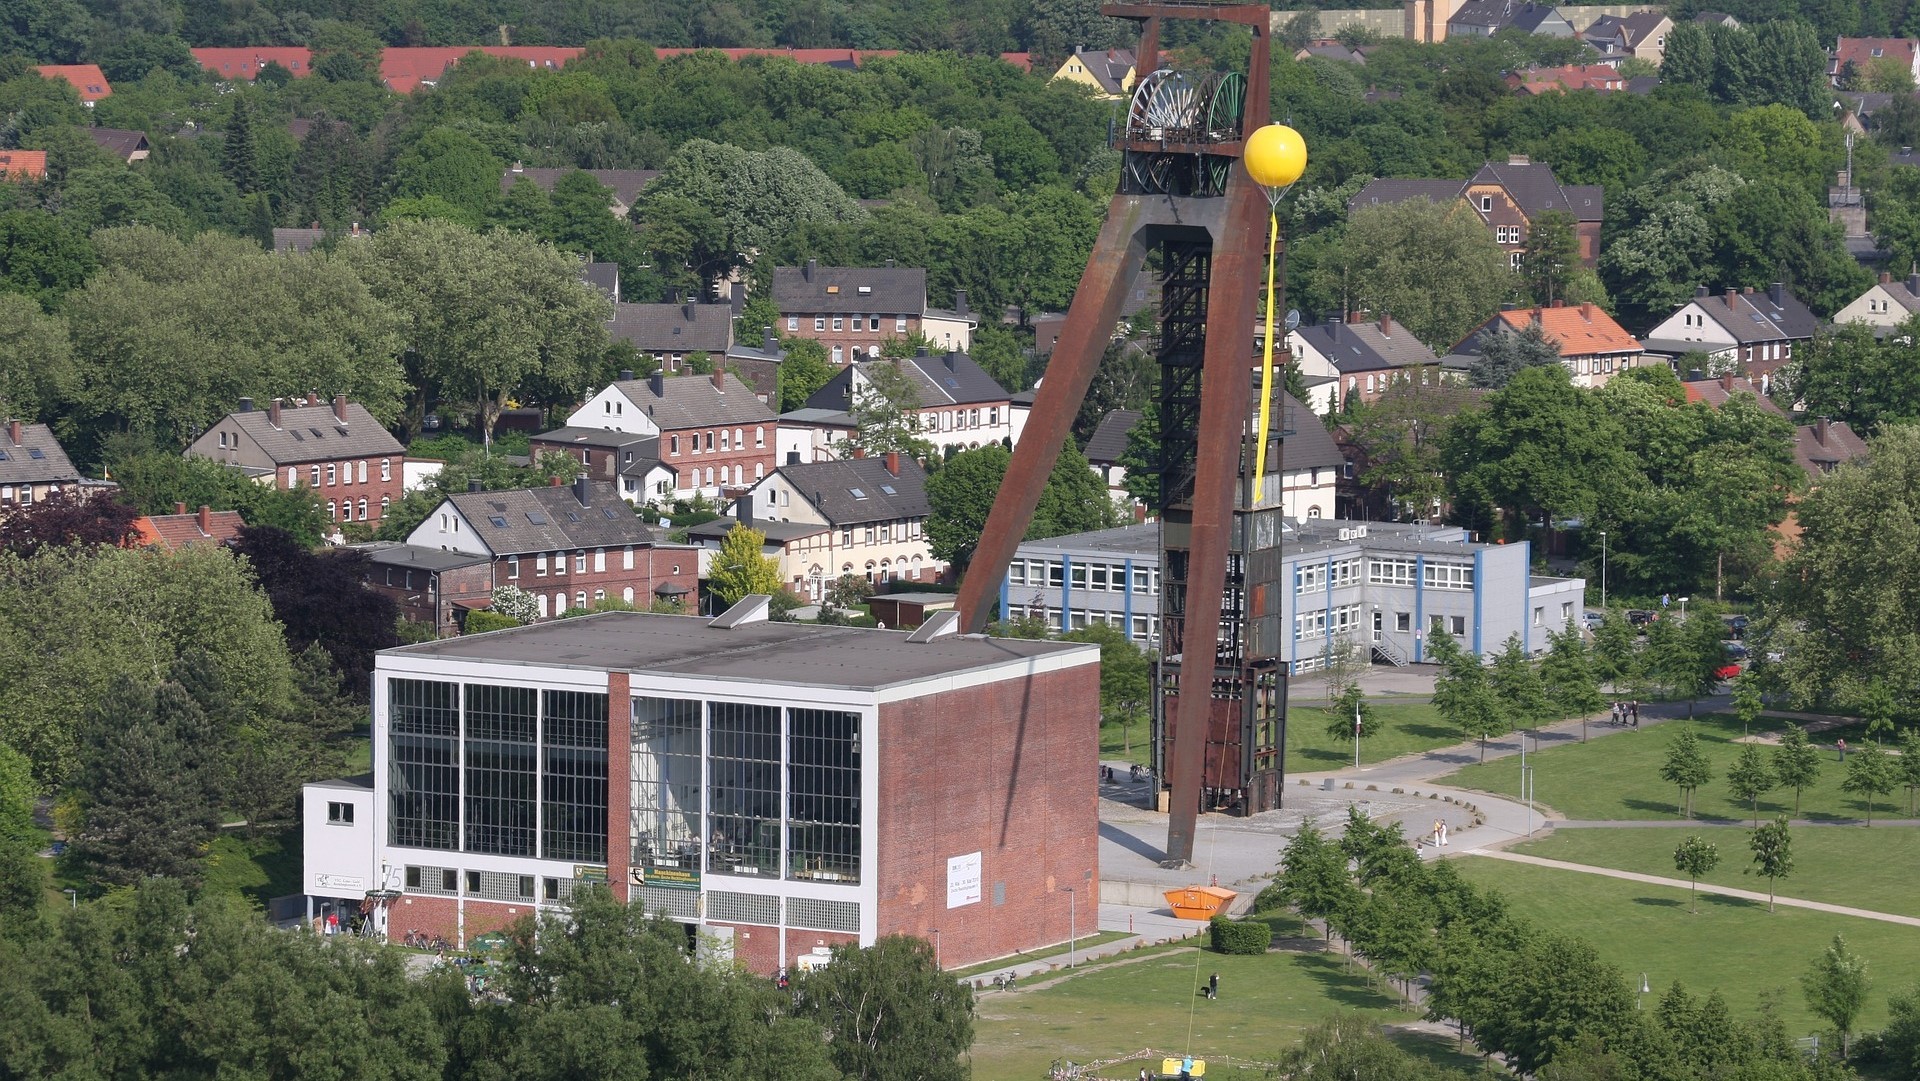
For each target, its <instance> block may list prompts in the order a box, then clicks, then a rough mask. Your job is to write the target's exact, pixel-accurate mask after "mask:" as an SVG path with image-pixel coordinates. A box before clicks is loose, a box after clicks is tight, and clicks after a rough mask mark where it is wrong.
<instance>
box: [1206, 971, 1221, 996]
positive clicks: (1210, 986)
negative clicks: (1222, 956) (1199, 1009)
mask: <svg viewBox="0 0 1920 1081" xmlns="http://www.w3.org/2000/svg"><path fill="white" fill-rule="evenodd" d="M1207 997H1208V998H1219V997H1220V974H1219V973H1218V972H1216V973H1214V974H1213V975H1211V976H1209V977H1207Z"/></svg>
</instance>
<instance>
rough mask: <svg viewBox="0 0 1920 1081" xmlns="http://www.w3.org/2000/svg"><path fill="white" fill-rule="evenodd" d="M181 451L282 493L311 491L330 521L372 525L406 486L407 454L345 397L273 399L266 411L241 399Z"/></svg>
mask: <svg viewBox="0 0 1920 1081" xmlns="http://www.w3.org/2000/svg"><path fill="white" fill-rule="evenodd" d="M186 453H187V455H188V456H189V457H200V458H211V459H213V460H214V461H216V462H220V463H221V464H223V465H227V466H231V467H233V468H235V469H239V470H242V471H243V472H245V473H247V474H248V475H249V476H252V477H253V478H254V479H255V480H257V481H259V482H260V483H262V484H271V485H272V486H273V487H275V488H278V489H280V490H281V491H287V492H290V491H292V490H294V489H295V488H307V489H310V490H311V491H312V492H313V498H314V501H315V502H317V503H319V504H320V505H321V506H322V507H324V508H325V509H326V512H327V517H328V519H329V520H331V521H335V522H364V523H366V524H367V525H369V526H373V525H378V524H379V522H380V520H381V519H382V518H383V517H385V516H386V508H387V504H389V503H392V502H394V501H396V500H398V499H399V498H400V496H401V495H402V493H403V492H404V491H405V487H406V454H407V448H405V447H403V446H401V445H400V441H399V440H398V439H395V438H394V437H393V433H391V432H389V431H387V430H386V429H385V428H383V427H381V426H380V422H379V421H377V420H374V419H373V414H371V413H369V412H367V410H366V408H365V407H364V406H362V405H360V404H358V403H356V402H349V401H348V400H347V396H346V395H344V394H339V395H335V396H334V399H333V403H332V404H331V405H328V404H326V403H323V402H322V401H321V400H320V398H319V396H318V395H313V394H309V395H307V398H306V401H305V402H304V403H299V401H298V399H296V404H293V405H285V404H282V402H281V401H280V399H278V398H275V399H274V400H273V401H272V402H270V403H269V404H268V405H267V408H265V409H255V408H254V407H253V399H252V398H242V399H240V408H239V409H238V410H236V411H234V412H232V413H228V414H227V415H226V416H224V417H222V418H220V419H219V420H217V421H215V422H214V423H213V425H212V426H211V427H209V428H208V429H207V430H206V431H205V432H203V433H202V434H201V436H200V438H198V439H196V440H194V441H193V442H192V443H191V444H189V445H188V447H187V450H186Z"/></svg>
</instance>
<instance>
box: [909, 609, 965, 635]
mask: <svg viewBox="0 0 1920 1081" xmlns="http://www.w3.org/2000/svg"><path fill="white" fill-rule="evenodd" d="M958 633H960V613H958V612H955V611H952V610H948V611H945V612H935V613H933V614H932V615H930V616H928V617H927V621H926V622H925V623H922V624H920V627H919V629H918V630H916V631H914V632H913V633H912V634H909V635H907V641H909V642H914V643H922V642H931V641H933V640H934V639H936V638H949V637H952V636H953V635H956V634H958Z"/></svg>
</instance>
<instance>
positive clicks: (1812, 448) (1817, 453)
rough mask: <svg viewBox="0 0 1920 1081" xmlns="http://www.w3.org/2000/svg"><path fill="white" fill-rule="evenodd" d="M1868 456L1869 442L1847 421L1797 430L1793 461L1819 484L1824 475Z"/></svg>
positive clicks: (1795, 432) (1807, 426)
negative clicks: (1821, 475) (1821, 476)
mask: <svg viewBox="0 0 1920 1081" xmlns="http://www.w3.org/2000/svg"><path fill="white" fill-rule="evenodd" d="M1866 456H1867V441H1866V440H1864V439H1862V438H1860V437H1859V436H1858V435H1857V434H1855V433H1854V430H1853V429H1852V428H1851V427H1849V426H1848V425H1847V423H1846V422H1845V421H1838V420H1836V421H1828V420H1820V421H1816V422H1815V423H1813V424H1802V425H1801V426H1800V427H1798V428H1796V429H1794V434H1793V458H1794V461H1797V462H1799V463H1800V468H1801V469H1804V470H1806V472H1807V476H1808V477H1809V478H1811V479H1813V480H1814V481H1815V482H1818V481H1819V479H1820V474H1822V473H1831V472H1832V471H1833V470H1834V469H1836V468H1838V467H1840V466H1842V465H1845V464H1846V463H1848V462H1852V461H1858V460H1859V459H1862V458H1865V457H1866Z"/></svg>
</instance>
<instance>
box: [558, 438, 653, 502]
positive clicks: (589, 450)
mask: <svg viewBox="0 0 1920 1081" xmlns="http://www.w3.org/2000/svg"><path fill="white" fill-rule="evenodd" d="M527 450H528V453H530V454H531V455H533V457H535V458H538V457H539V456H540V455H542V454H564V455H566V456H567V457H569V458H573V459H576V460H578V461H579V463H580V464H581V465H582V466H584V467H585V470H586V475H587V476H589V477H591V478H593V479H594V480H607V481H617V482H619V485H620V495H621V496H622V497H623V498H625V499H626V500H627V502H629V503H645V502H647V501H649V500H654V499H666V498H670V497H671V496H672V495H673V490H674V488H676V487H678V484H679V479H680V471H679V470H677V469H675V468H673V467H672V466H670V465H667V464H665V463H663V462H661V461H660V437H659V436H657V435H637V434H635V433H633V432H615V431H609V430H607V429H605V428H555V429H554V430H553V431H550V432H541V433H540V434H539V435H536V436H532V437H531V438H529V439H528V440H527Z"/></svg>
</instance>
